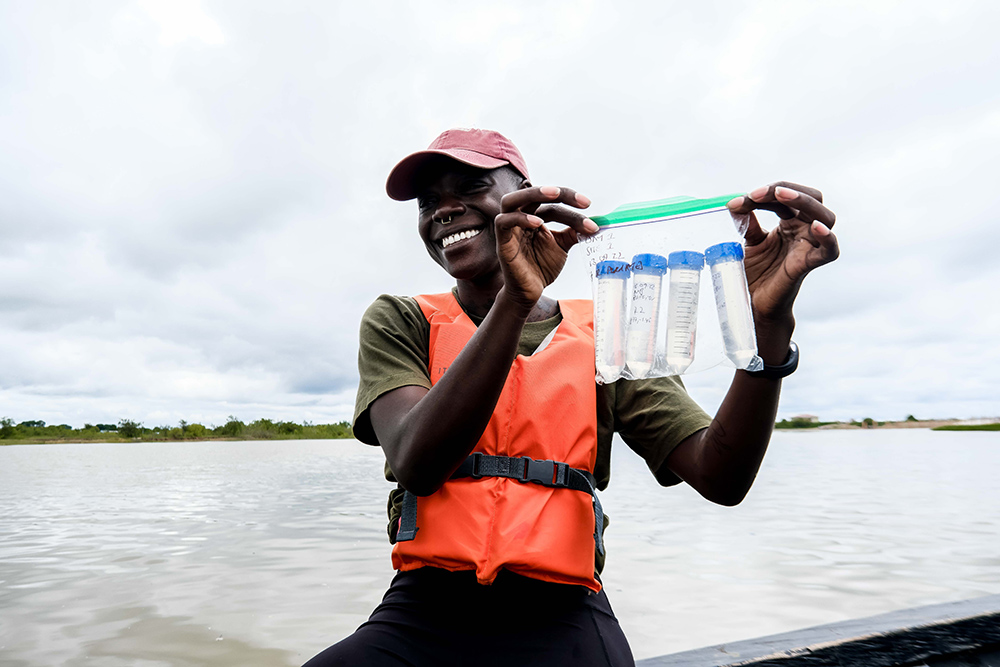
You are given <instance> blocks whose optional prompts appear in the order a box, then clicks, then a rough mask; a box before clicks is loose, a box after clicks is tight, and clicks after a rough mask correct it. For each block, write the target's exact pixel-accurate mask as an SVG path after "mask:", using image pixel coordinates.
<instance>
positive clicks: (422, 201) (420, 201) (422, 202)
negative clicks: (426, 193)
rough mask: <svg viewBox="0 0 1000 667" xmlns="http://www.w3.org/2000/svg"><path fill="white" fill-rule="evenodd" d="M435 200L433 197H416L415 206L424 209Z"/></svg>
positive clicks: (432, 204)
mask: <svg viewBox="0 0 1000 667" xmlns="http://www.w3.org/2000/svg"><path fill="white" fill-rule="evenodd" d="M435 203H437V200H436V199H435V198H434V197H417V207H418V208H420V210H424V209H426V208H427V207H429V206H434V204H435Z"/></svg>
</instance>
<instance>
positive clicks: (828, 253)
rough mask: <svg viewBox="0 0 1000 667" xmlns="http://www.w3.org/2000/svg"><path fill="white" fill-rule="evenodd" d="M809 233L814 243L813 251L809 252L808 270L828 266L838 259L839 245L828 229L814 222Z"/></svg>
mask: <svg viewBox="0 0 1000 667" xmlns="http://www.w3.org/2000/svg"><path fill="white" fill-rule="evenodd" d="M809 231H810V232H812V238H813V240H814V241H815V245H814V246H813V249H812V250H810V252H809V255H810V260H811V261H810V264H811V266H810V267H809V268H810V270H811V269H815V268H816V267H817V266H822V265H824V264H829V263H830V262H832V261H833V260H835V259H837V258H838V257H840V244H839V243H838V242H837V237H836V236H835V235H834V233H833V232H831V231H830V228H829V227H827V226H826V225H825V224H823V223H822V222H820V221H819V220H816V221H815V222H813V223H812V226H811V229H810V230H809Z"/></svg>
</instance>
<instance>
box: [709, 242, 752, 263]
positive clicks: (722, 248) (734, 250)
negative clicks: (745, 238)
mask: <svg viewBox="0 0 1000 667" xmlns="http://www.w3.org/2000/svg"><path fill="white" fill-rule="evenodd" d="M742 260H743V246H742V245H741V244H739V243H735V242H729V243H718V244H716V245H714V246H711V247H710V248H708V249H706V250H705V261H706V262H708V265H709V266H715V265H716V264H718V263H719V262H737V261H742Z"/></svg>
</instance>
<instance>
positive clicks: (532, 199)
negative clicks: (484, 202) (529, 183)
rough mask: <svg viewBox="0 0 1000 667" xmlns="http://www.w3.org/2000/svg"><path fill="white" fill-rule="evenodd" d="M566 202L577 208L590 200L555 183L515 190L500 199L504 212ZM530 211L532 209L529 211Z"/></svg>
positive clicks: (588, 203) (585, 205)
mask: <svg viewBox="0 0 1000 667" xmlns="http://www.w3.org/2000/svg"><path fill="white" fill-rule="evenodd" d="M557 202H558V203H560V204H566V205H568V206H573V207H575V208H587V207H588V206H590V200H589V199H588V198H587V197H585V196H583V195H581V194H579V193H577V192H576V191H575V190H571V189H570V188H557V187H555V186H553V185H543V186H541V187H537V188H524V189H523V190H515V191H514V192H509V193H507V194H505V195H504V196H503V199H501V200H500V210H501V211H503V212H504V213H507V212H510V211H516V210H518V209H524V208H526V207H530V206H536V207H537V206H538V205H539V204H553V203H557ZM529 212H530V211H529Z"/></svg>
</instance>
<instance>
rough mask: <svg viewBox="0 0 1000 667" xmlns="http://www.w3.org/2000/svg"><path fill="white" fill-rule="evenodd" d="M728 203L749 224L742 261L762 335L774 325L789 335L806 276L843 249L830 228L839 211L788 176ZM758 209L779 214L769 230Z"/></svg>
mask: <svg viewBox="0 0 1000 667" xmlns="http://www.w3.org/2000/svg"><path fill="white" fill-rule="evenodd" d="M727 206H728V208H729V211H730V213H732V215H733V217H734V218H735V219H736V220H737V222H739V223H740V225H741V227H743V228H745V229H746V232H745V239H746V249H745V258H744V265H745V267H746V272H747V286H748V287H749V289H750V299H751V303H752V304H753V311H754V318H755V322H756V323H757V331H758V335H760V334H764V333H766V332H765V331H762V327H765V328H766V327H772V326H776V327H778V328H779V329H782V328H787V329H788V335H791V328H793V327H794V319H793V317H792V304H793V303H794V302H795V297H796V295H797V294H798V292H799V286H800V285H801V284H802V279H803V278H805V277H806V274H808V273H809V272H810V271H812V270H813V269H815V268H817V267H819V266H823V265H824V264H828V263H830V262H832V261H833V260H835V259H837V257H838V256H839V255H840V248H839V246H838V245H837V237H836V236H834V234H833V232H832V231H831V230H832V228H833V225H834V222H836V219H837V216H835V215H834V213H833V211H831V210H830V209H828V208H827V207H826V206H824V205H823V193H822V192H820V191H819V190H817V189H815V188H811V187H808V186H805V185H798V184H796V183H789V182H787V181H778V182H777V183H772V184H770V185H765V186H762V187H759V188H757V189H756V190H754V191H752V192H750V193H749V194H748V195H746V196H743V197H736V198H734V199H733V200H732V201H730V202H729V203H728V205H727ZM758 209H764V210H768V211H772V212H774V213H775V214H777V216H778V217H779V218H780V222H779V223H778V225H777V226H776V227H774V228H773V229H772V230H771V231H769V232H765V231H764V230H763V229H762V228H761V226H760V223H759V222H758V221H757V216H756V215H755V214H754V211H755V210H758ZM779 335H780V334H779ZM779 363H780V362H779Z"/></svg>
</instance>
